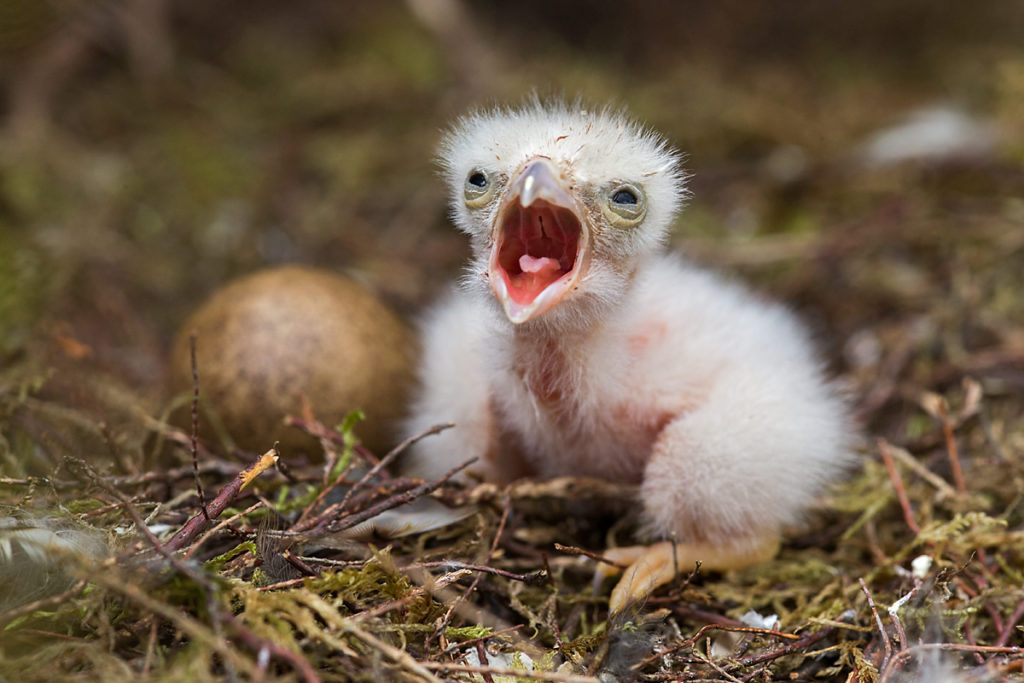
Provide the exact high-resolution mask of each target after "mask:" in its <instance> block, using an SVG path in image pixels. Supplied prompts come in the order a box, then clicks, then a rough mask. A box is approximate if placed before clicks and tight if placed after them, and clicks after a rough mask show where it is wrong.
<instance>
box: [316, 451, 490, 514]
mask: <svg viewBox="0 0 1024 683" xmlns="http://www.w3.org/2000/svg"><path fill="white" fill-rule="evenodd" d="M476 461H477V458H471V459H469V460H467V461H466V462H464V463H462V464H461V465H458V466H456V467H453V468H452V469H450V470H448V472H446V473H445V474H444V476H442V477H441V478H440V479H438V480H437V481H432V482H424V483H422V484H420V485H419V486H417V487H416V488H414V489H410V490H408V491H406V492H404V493H399V494H396V495H394V496H391V497H390V498H388V499H387V500H384V501H381V502H380V503H378V504H377V505H374V506H372V507H368V508H366V509H365V510H363V511H362V512H357V513H355V514H352V515H349V516H348V517H343V518H342V519H340V520H338V523H337V524H335V525H329V526H328V530H329V531H333V532H338V531H345V530H346V529H351V528H352V527H354V526H356V525H357V524H362V523H363V522H365V521H366V520H368V519H373V518H374V517H376V516H377V515H379V514H380V513H382V512H385V511H386V510H391V509H392V508H396V507H398V506H399V505H405V504H406V503H411V502H412V501H414V500H416V499H417V498H419V497H421V496H425V495H427V494H429V493H431V492H433V491H435V490H437V489H439V488H441V487H442V486H444V485H445V484H446V483H448V480H450V479H451V478H452V477H454V476H455V475H456V474H458V473H459V472H461V471H462V470H464V469H466V468H467V467H469V466H470V465H472V464H473V463H474V462H476Z"/></svg>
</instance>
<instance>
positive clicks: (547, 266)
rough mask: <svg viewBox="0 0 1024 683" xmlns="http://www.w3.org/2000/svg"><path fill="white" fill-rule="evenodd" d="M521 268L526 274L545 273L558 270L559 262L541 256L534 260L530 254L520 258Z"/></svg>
mask: <svg viewBox="0 0 1024 683" xmlns="http://www.w3.org/2000/svg"><path fill="white" fill-rule="evenodd" d="M519 267H520V269H522V271H523V272H524V273H543V272H544V271H550V270H558V268H559V265H558V260H557V259H553V258H548V257H547V256H541V257H540V258H534V257H532V256H530V255H529V254H523V255H522V256H520V257H519Z"/></svg>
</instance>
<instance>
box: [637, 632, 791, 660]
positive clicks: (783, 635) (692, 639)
mask: <svg viewBox="0 0 1024 683" xmlns="http://www.w3.org/2000/svg"><path fill="white" fill-rule="evenodd" d="M708 631H729V632H731V633H758V634H761V635H768V636H776V637H779V638H787V639H789V640H800V636H798V635H796V634H795V633H786V632H785V631H776V630H774V629H768V628H755V627H753V626H729V625H726V624H705V625H704V626H701V627H700V629H698V631H697V632H696V633H694V634H693V635H692V636H690V637H689V638H687V639H686V640H684V641H683V642H681V643H677V644H676V645H673V646H672V647H670V648H668V649H665V650H661V651H659V652H656V653H654V654H653V655H651V656H650V657H648V658H647V659H645V660H643V661H641V662H639V663H637V664H634V665H633V667H632V668H633V671H640V670H641V669H643V668H644V667H646V666H648V665H649V664H653V663H654V662H656V661H657V660H659V659H661V658H662V657H665V656H667V655H670V654H672V653H673V652H678V651H679V650H682V649H683V648H686V647H689V646H690V645H693V644H694V643H696V642H697V641H698V640H700V639H701V636H703V635H704V634H705V633H707V632H708Z"/></svg>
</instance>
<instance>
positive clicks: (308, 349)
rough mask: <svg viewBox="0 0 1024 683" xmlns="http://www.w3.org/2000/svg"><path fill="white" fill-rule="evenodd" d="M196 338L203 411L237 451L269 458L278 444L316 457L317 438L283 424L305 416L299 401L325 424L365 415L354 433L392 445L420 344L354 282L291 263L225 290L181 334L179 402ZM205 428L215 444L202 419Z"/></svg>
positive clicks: (187, 391) (173, 376) (174, 377)
mask: <svg viewBox="0 0 1024 683" xmlns="http://www.w3.org/2000/svg"><path fill="white" fill-rule="evenodd" d="M193 332H194V333H195V334H196V360H197V366H198V370H199V390H200V396H201V401H202V403H203V411H202V413H203V414H207V413H209V412H212V414H213V415H214V416H215V418H216V420H218V421H219V422H220V423H221V424H222V425H223V428H224V429H225V430H226V431H227V433H228V434H229V435H230V436H231V438H232V440H233V441H234V442H235V443H236V444H237V445H238V446H240V447H242V448H245V449H247V450H251V451H261V452H262V451H263V450H266V449H268V448H270V447H271V446H272V445H273V444H274V442H275V441H280V442H281V448H282V450H284V452H285V453H286V454H287V452H288V450H290V449H303V450H308V451H318V450H319V446H318V445H317V443H316V441H315V440H314V439H312V438H309V437H308V436H307V435H306V434H305V433H304V432H302V431H301V430H299V429H298V428H296V427H288V426H286V425H285V424H284V419H285V417H286V416H288V415H294V416H301V415H302V411H303V406H302V397H305V398H307V399H308V400H309V402H310V404H311V406H312V409H313V413H314V415H315V416H316V418H317V419H318V420H319V421H320V422H322V423H323V424H325V425H327V426H334V425H337V424H338V423H339V422H340V421H341V420H342V419H343V418H344V416H345V415H346V414H348V413H349V412H350V411H352V410H355V409H359V410H362V411H363V412H364V413H365V415H366V420H365V421H363V422H360V423H359V424H358V425H357V427H356V433H357V435H358V436H359V437H360V438H361V440H362V441H363V442H364V443H365V444H366V445H367V446H369V447H370V448H371V449H375V450H383V449H386V448H387V446H388V445H389V444H390V442H391V441H392V439H391V437H392V435H393V433H394V427H393V425H394V422H395V420H397V419H398V418H399V417H401V415H402V411H403V408H404V405H405V395H406V391H407V389H408V386H409V382H410V377H411V369H412V360H411V359H412V358H413V357H414V355H415V354H414V349H413V344H414V342H413V338H412V336H411V334H410V333H409V330H408V329H407V328H406V326H405V325H404V324H403V323H402V321H401V320H400V319H399V318H398V316H396V315H395V314H394V313H393V312H392V311H391V310H390V309H389V308H388V307H387V306H386V305H385V304H384V303H383V302H382V301H381V300H380V299H378V298H377V297H376V296H375V295H374V294H373V293H372V292H370V291H369V290H367V289H366V288H365V287H363V286H361V285H359V284H357V283H356V282H354V281H353V280H351V279H349V278H347V277H344V276H342V275H339V274H336V273H332V272H330V271H325V270H318V269H314V268H306V267H297V266H288V267H283V268H273V269H268V270H262V271H259V272H257V273H255V274H252V275H248V276H245V277H242V278H240V279H238V280H235V281H233V282H231V283H229V284H228V285H226V286H224V287H223V288H221V289H220V290H218V291H217V292H215V293H214V294H213V295H212V296H211V297H210V299H209V300H207V301H206V302H205V303H204V304H203V305H202V306H201V307H200V308H199V309H198V310H197V311H196V312H195V313H193V314H192V315H191V316H190V317H189V318H188V320H186V321H185V323H184V324H183V325H182V327H181V329H180V331H179V332H178V335H177V338H176V340H175V343H174V347H173V349H172V352H171V366H170V367H171V372H170V386H171V390H172V391H173V392H174V394H175V395H191V391H192V386H193V382H192V370H191V362H190V352H189V336H190V334H192V333H193ZM188 414H189V411H188V409H187V408H185V409H182V410H179V411H178V413H177V416H178V417H177V418H176V420H175V421H176V422H178V423H179V424H183V426H185V425H187V424H189V416H188ZM200 429H201V430H202V434H203V435H204V436H206V437H207V438H209V439H213V438H215V437H216V432H215V431H214V432H212V433H211V425H210V424H209V423H208V422H206V421H205V420H202V421H201V423H200Z"/></svg>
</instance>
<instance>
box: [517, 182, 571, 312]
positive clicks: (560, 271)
mask: <svg viewBox="0 0 1024 683" xmlns="http://www.w3.org/2000/svg"><path fill="white" fill-rule="evenodd" d="M579 241H580V222H579V221H578V220H577V219H576V216H575V215H574V214H573V213H572V212H571V211H569V210H568V209H565V208H563V207H560V206H554V205H552V204H549V203H548V202H545V201H539V202H534V204H533V205H532V206H530V207H528V208H524V207H522V206H519V205H518V204H516V205H514V206H511V207H509V208H508V209H507V210H506V212H505V215H504V217H503V218H502V221H501V232H500V233H499V235H498V242H499V244H498V247H497V253H498V269H499V274H500V275H501V277H502V279H504V281H505V286H506V287H507V288H508V295H509V298H511V299H512V301H513V302H515V303H517V304H519V305H521V306H529V305H530V304H532V303H533V302H534V301H536V299H537V297H539V296H540V295H541V293H543V292H544V290H545V289H547V288H548V287H550V286H551V285H553V284H555V283H557V282H558V281H559V280H563V279H565V280H567V279H568V278H569V277H570V276H571V275H572V271H573V267H574V266H575V265H576V253H577V251H578V249H579Z"/></svg>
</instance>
